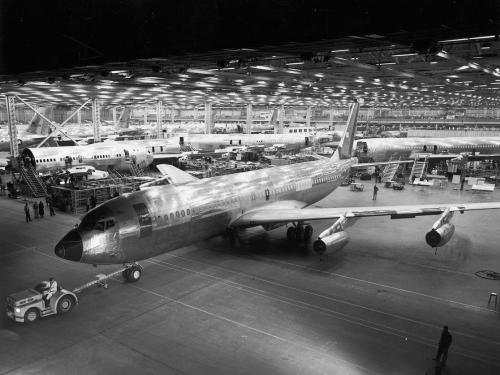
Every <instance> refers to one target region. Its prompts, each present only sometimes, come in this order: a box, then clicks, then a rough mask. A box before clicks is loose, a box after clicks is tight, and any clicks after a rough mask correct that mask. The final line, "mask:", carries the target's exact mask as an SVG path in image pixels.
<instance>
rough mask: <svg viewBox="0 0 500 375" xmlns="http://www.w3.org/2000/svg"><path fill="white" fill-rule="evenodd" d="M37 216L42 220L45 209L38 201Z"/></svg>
mask: <svg viewBox="0 0 500 375" xmlns="http://www.w3.org/2000/svg"><path fill="white" fill-rule="evenodd" d="M38 214H39V215H40V218H42V219H43V215H45V207H44V205H43V202H42V201H40V203H38Z"/></svg>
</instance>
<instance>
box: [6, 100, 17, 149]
mask: <svg viewBox="0 0 500 375" xmlns="http://www.w3.org/2000/svg"><path fill="white" fill-rule="evenodd" d="M5 107H6V109H7V124H8V126H9V143H10V155H11V156H12V157H14V158H16V157H18V156H19V144H18V141H17V126H16V103H15V100H14V97H13V96H9V95H7V96H6V97H5Z"/></svg>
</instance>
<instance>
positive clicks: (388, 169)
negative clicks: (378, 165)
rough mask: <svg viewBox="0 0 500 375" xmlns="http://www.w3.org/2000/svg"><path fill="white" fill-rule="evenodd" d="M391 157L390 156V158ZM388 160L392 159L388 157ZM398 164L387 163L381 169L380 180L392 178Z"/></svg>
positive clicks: (384, 180)
mask: <svg viewBox="0 0 500 375" xmlns="http://www.w3.org/2000/svg"><path fill="white" fill-rule="evenodd" d="M391 159H392V158H391ZM389 161H392V160H390V159H389ZM399 165H400V164H397V163H394V164H387V165H386V166H385V168H384V170H383V171H382V182H389V181H393V180H394V176H395V175H396V172H397V171H398V169H399Z"/></svg>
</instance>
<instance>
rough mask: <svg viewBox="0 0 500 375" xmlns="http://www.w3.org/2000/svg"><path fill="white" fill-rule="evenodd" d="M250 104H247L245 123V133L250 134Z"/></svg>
mask: <svg viewBox="0 0 500 375" xmlns="http://www.w3.org/2000/svg"><path fill="white" fill-rule="evenodd" d="M252 118H253V117H252V104H247V123H246V128H245V133H247V134H250V133H251V132H252Z"/></svg>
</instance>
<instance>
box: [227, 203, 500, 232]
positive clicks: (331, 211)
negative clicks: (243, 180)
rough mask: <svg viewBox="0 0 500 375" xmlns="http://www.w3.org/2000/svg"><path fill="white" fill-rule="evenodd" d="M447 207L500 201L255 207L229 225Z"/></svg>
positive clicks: (420, 212) (399, 215)
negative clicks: (365, 205) (361, 205)
mask: <svg viewBox="0 0 500 375" xmlns="http://www.w3.org/2000/svg"><path fill="white" fill-rule="evenodd" d="M447 209H449V211H450V212H455V211H460V212H462V213H463V212H464V211H471V210H490V209H500V202H486V203H446V204H422V205H407V206H376V207H374V206H371V207H336V208H320V207H308V208H280V207H266V208H256V209H253V210H250V211H247V212H245V213H244V214H242V215H241V216H239V217H238V218H237V219H235V220H234V221H233V222H232V223H231V227H249V226H257V225H264V224H273V223H285V222H299V221H312V220H326V219H338V218H341V217H345V218H347V219H349V218H361V217H372V216H391V218H392V219H406V218H413V217H416V216H425V215H439V214H442V213H444V212H445V211H446V210H447Z"/></svg>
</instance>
